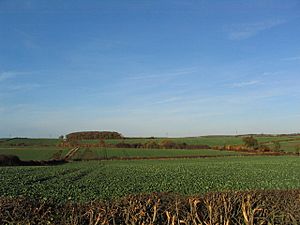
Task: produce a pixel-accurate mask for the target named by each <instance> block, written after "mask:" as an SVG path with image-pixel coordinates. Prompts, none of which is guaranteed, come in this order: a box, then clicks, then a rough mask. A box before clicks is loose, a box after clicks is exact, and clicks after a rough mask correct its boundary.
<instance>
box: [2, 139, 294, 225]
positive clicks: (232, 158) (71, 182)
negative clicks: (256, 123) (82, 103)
mask: <svg viewBox="0 0 300 225" xmlns="http://www.w3.org/2000/svg"><path fill="white" fill-rule="evenodd" d="M255 138H256V139H257V141H258V143H259V144H260V145H266V146H268V147H269V148H270V149H273V148H274V145H275V142H274V141H276V142H278V143H279V144H280V152H278V153H279V154H277V155H276V154H275V155H276V156H275V155H273V156H271V155H260V154H261V153H262V154H264V152H251V151H250V152H247V151H245V152H243V151H238V150H235V151H226V150H216V149H212V147H215V146H221V147H222V146H240V145H242V144H243V137H235V136H211V137H210V136H208V137H194V138H169V139H166V138H125V139H113V140H105V143H107V145H104V146H106V147H95V146H97V145H93V144H95V143H96V144H97V143H99V141H100V140H80V142H79V144H83V145H81V146H80V147H79V148H78V149H79V150H78V151H77V152H76V153H75V154H74V155H73V156H72V158H70V160H69V161H65V160H63V163H62V164H59V165H55V166H45V165H50V164H43V165H44V166H39V165H42V164H36V165H38V166H24V165H23V166H11V167H10V166H3V167H0V203H1V204H2V205H3V206H2V207H0V223H4V224H5V223H8V221H9V222H10V223H11V224H18V223H19V224H22V223H24V221H27V223H28V224H30V223H34V221H35V222H36V223H42V224H44V223H48V224H97V223H98V222H99V218H101V219H100V221H109V222H107V223H106V224H118V223H119V224H126V223H127V224H130V223H129V222H128V221H131V224H132V223H133V224H139V223H142V222H144V224H168V223H169V224H172V222H171V219H170V218H172V220H175V219H176V220H177V222H178V223H180V221H189V222H186V223H187V224H192V223H195V220H197V221H198V223H199V224H201V223H202V224H204V223H206V224H216V223H219V224H224V223H225V222H224V219H222V218H224V215H225V216H226V217H227V220H226V221H231V222H230V223H228V224H249V223H248V222H249V218H250V217H251V216H253V218H255V221H264V222H265V224H267V223H269V224H292V222H293V221H296V223H295V224H297V222H298V221H300V215H299V213H298V208H299V207H298V206H299V205H300V199H299V201H298V198H299V194H298V193H299V190H300V182H299V180H300V157H299V155H297V154H295V150H296V149H297V146H299V144H300V140H299V136H295V135H291V136H256V137H255ZM165 140H168V141H172V142H174V143H178V144H179V145H180V144H181V143H183V142H185V143H187V144H188V145H190V146H188V145H187V146H188V147H191V146H207V149H206V148H204V149H176V148H173V149H165V148H162V147H161V145H159V144H160V143H162V142H163V141H165ZM149 141H154V142H157V143H158V145H157V146H159V147H160V148H159V149H151V148H143V147H141V148H128V147H126V148H123V147H112V146H117V145H116V144H118V143H130V144H135V143H147V142H149ZM61 142H62V140H59V139H24V138H14V139H1V140H0V155H1V154H4V155H16V156H18V157H19V158H20V159H21V160H25V161H26V160H27V161H28V160H36V161H37V162H38V161H39V160H51V159H53V157H54V155H57V154H58V153H59V155H60V157H62V158H64V156H66V155H67V153H68V152H69V151H70V149H72V148H73V147H62V146H61V145H60V143H61ZM179 145H178V146H179ZM89 146H90V147H89ZM107 146H109V147H107ZM141 146H144V145H141ZM175 147H176V145H175ZM75 149H76V148H75ZM221 149H222V148H221ZM285 152H286V153H293V154H290V155H289V154H286V153H285ZM273 153H274V152H273ZM267 154H268V152H267ZM18 165H19V164H18ZM25 165H28V164H25ZM198 199H199V200H198ZM250 200H251V201H250ZM191 202H193V203H191ZM245 202H246V203H247V204H248V206H247V207H248V208H245ZM281 202H285V204H284V207H283V204H281ZM145 203H146V204H147V205H145ZM191 204H192V205H193V206H191ZM228 204H229V205H232V207H231V208H228V210H229V211H228V210H227V211H226V210H225V211H224V210H223V209H226V207H227V206H228ZM175 206H176V207H175ZM24 207H25V208H26V209H27V208H28V207H29V209H28V210H26V212H25V211H24V209H23V208H24ZM191 207H193V208H192V209H191V211H189V210H188V209H190V208H191ZM257 207H260V208H259V210H260V211H257V212H256V214H255V216H254V215H253V214H251V212H253V211H255V210H257ZM179 209H180V210H181V211H180V213H178V210H179ZM221 209H222V210H221ZM246 209H247V210H246ZM37 210H38V211H37ZM74 210H75V211H74ZM97 210H99V212H101V213H99V214H95V215H94V214H91V212H95V213H96V212H97ZM156 210H158V211H157V213H158V214H157V213H156ZM210 210H212V212H213V213H209V212H210ZM245 210H246V211H245ZM251 210H252V211H251ZM23 211H24V212H23ZM20 212H23V213H20ZM61 212H63V215H61ZM112 212H114V213H112ZM170 213H171V214H172V215H173V216H172V217H171V216H170V215H171V214H170ZM96 215H98V216H97V217H96ZM199 215H202V217H199ZM245 215H246V216H245ZM149 218H150V219H149ZM195 218H197V219H195ZM62 220H64V221H65V222H61V221H62ZM4 221H5V222H4ZM51 221H52V222H51ZM83 221H85V222H83ZM97 221H98V222H97ZM116 221H119V222H116ZM126 221H127V222H126ZM149 221H157V223H151V222H149ZM192 221H194V222H192ZM212 221H215V222H212ZM247 221H248V222H247ZM291 221H292V222H291ZM253 224H258V222H257V223H253ZM261 224H264V223H261Z"/></svg>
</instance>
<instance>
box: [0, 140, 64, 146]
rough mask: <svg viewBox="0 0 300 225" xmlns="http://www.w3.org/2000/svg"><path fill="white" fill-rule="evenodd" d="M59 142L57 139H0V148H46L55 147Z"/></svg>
mask: <svg viewBox="0 0 300 225" xmlns="http://www.w3.org/2000/svg"><path fill="white" fill-rule="evenodd" d="M59 142H60V140H59V139H54V138H53V139H49V138H11V139H9V138H6V139H0V147H8V146H18V145H24V146H39V147H48V146H56V145H57V144H58V143H59Z"/></svg>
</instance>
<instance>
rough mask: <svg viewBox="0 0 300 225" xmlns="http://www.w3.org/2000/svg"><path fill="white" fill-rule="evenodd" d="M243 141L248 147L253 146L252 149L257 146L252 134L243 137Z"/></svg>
mask: <svg viewBox="0 0 300 225" xmlns="http://www.w3.org/2000/svg"><path fill="white" fill-rule="evenodd" d="M243 142H244V144H245V146H246V147H248V148H253V149H258V148H259V144H258V141H257V140H256V139H255V138H254V137H253V136H248V137H244V138H243Z"/></svg>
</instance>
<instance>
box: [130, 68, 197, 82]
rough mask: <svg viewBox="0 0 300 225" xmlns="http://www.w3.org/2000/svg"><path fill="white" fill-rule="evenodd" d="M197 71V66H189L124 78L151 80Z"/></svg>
mask: <svg viewBox="0 0 300 225" xmlns="http://www.w3.org/2000/svg"><path fill="white" fill-rule="evenodd" d="M196 71H197V68H195V67H191V68H183V69H179V70H172V71H167V72H161V73H153V74H140V75H136V76H129V77H126V78H125V79H126V80H152V79H157V78H171V77H177V76H182V75H187V74H191V73H194V72H196Z"/></svg>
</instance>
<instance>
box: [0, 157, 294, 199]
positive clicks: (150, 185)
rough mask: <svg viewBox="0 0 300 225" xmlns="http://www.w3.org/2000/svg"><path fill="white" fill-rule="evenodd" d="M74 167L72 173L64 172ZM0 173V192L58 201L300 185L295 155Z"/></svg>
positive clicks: (96, 164) (76, 165) (77, 164)
mask: <svg viewBox="0 0 300 225" xmlns="http://www.w3.org/2000/svg"><path fill="white" fill-rule="evenodd" d="M74 169H75V170H76V169H77V171H76V172H74V173H69V174H68V173H64V171H73V170H74ZM62 173H63V175H62V176H60V174H62ZM56 175H57V176H56ZM43 176H45V177H51V176H52V178H51V179H46V180H43V181H42V182H33V183H29V182H28V180H30V179H32V178H31V177H33V178H35V177H43ZM0 177H1V183H0V195H1V196H18V195H25V196H26V195H28V196H30V197H38V198H43V197H44V198H55V199H57V200H59V201H66V200H68V199H72V200H74V201H89V200H93V199H111V198H118V197H121V196H126V195H128V194H137V193H151V192H175V193H181V194H184V195H193V194H200V193H206V192H211V191H227V190H256V189H299V188H300V157H291V156H278V157H270V156H269V157H267V156H256V157H222V158H205V159H176V160H138V161H130V160H129V161H119V160H112V161H87V162H74V163H69V164H65V165H61V166H55V167H14V168H8V167H2V168H0ZM7 187H9V188H7Z"/></svg>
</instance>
